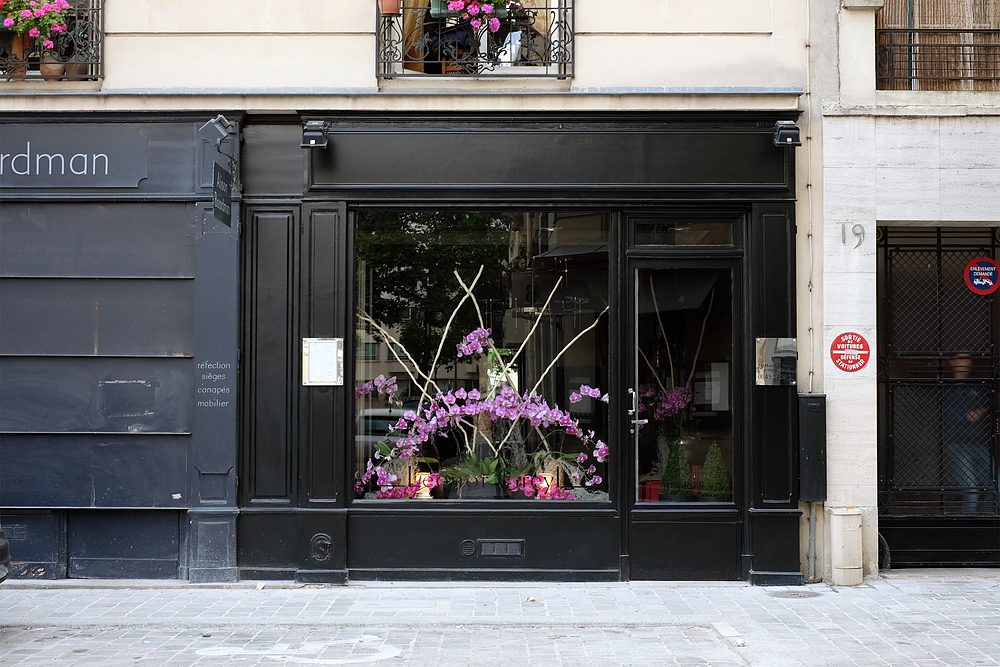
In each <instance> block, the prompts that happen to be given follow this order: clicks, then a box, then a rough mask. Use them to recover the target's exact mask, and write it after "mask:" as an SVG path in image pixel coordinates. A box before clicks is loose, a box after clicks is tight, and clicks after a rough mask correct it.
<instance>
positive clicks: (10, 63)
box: [4, 34, 31, 79]
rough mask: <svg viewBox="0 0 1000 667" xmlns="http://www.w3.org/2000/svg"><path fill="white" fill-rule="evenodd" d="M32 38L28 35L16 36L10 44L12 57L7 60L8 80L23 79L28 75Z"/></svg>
mask: <svg viewBox="0 0 1000 667" xmlns="http://www.w3.org/2000/svg"><path fill="white" fill-rule="evenodd" d="M30 40H31V38H30V37H28V36H27V35H18V34H14V35H13V36H12V38H11V43H10V57H9V58H8V59H7V63H6V66H5V68H4V69H5V70H6V71H7V79H23V78H24V77H25V75H27V73H28V57H27V55H26V53H27V51H28V49H29V48H30V46H31V42H30Z"/></svg>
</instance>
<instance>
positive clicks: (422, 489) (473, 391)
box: [354, 211, 732, 502]
mask: <svg viewBox="0 0 1000 667" xmlns="http://www.w3.org/2000/svg"><path fill="white" fill-rule="evenodd" d="M609 219H610V216H609V215H608V214H607V213H603V212H596V213H592V212H578V211H573V212H551V211H544V212H541V211H538V212H533V211H527V212H524V211H517V212H515V211H498V212H454V211H447V212H440V211H406V212H399V211H392V212H378V211H374V212H359V213H358V214H357V216H356V253H355V256H356V268H357V273H356V285H355V290H356V317H355V321H356V323H357V329H356V341H355V349H356V367H355V420H356V421H355V429H354V434H355V435H354V462H355V470H354V477H355V479H354V481H355V491H356V495H355V497H356V499H358V500H370V499H414V500H417V501H420V500H423V501H431V500H434V499H482V500H490V501H494V500H507V499H520V500H524V499H531V500H549V501H557V502H559V501H597V502H600V501H607V500H608V499H609V495H608V492H609V480H608V465H609V462H610V460H611V457H613V456H621V455H622V452H615V451H613V450H611V449H610V448H609V437H608V433H609V423H610V412H609V410H610V409H611V408H612V405H611V401H610V399H609V396H608V386H607V383H608V372H609V368H608V366H609V353H608V349H609V345H608V342H609V341H608V332H609V288H608V285H609V263H608V230H609ZM639 274H641V275H639ZM636 283H637V291H638V296H637V299H638V304H637V311H636V312H637V315H636V317H637V321H636V331H637V332H642V333H641V334H637V345H636V347H637V356H638V363H639V364H640V373H639V377H638V378H637V383H636V384H637V386H639V399H640V403H641V406H640V407H641V410H642V411H643V412H644V413H645V417H646V418H647V419H648V423H647V425H645V426H644V427H643V429H642V431H641V433H640V437H638V438H637V440H636V445H637V447H639V450H638V452H636V454H635V456H636V457H637V463H638V466H639V469H638V471H637V472H638V473H639V474H638V475H637V477H636V480H637V481H636V484H637V487H636V494H637V496H638V500H645V501H660V500H665V501H677V500H678V499H677V498H668V497H666V495H663V496H661V490H662V491H663V492H664V493H665V491H667V490H671V491H672V490H674V489H673V487H672V486H671V488H670V489H667V488H666V486H664V483H665V482H667V481H668V480H672V479H674V477H676V476H678V475H680V476H684V475H687V477H686V483H682V484H681V485H680V486H681V487H683V489H689V492H690V496H691V497H690V498H682V499H680V501H693V500H697V494H698V493H699V491H700V489H699V486H700V485H699V482H700V481H701V479H700V477H701V474H704V472H703V471H704V469H705V468H706V467H708V465H709V462H710V461H714V460H715V459H716V458H718V459H719V461H718V462H721V470H722V473H721V474H722V477H723V480H724V483H723V482H719V483H718V484H717V487H719V489H721V490H719V489H716V492H718V493H724V494H728V493H729V491H728V489H729V480H731V475H732V472H731V467H732V464H731V461H732V422H731V419H730V418H729V416H728V415H730V414H731V412H730V410H731V408H730V405H729V402H730V396H729V388H728V385H727V382H728V379H729V376H730V374H729V370H730V366H731V359H732V355H731V347H732V345H731V330H732V323H731V314H730V313H731V303H730V302H731V277H730V275H729V272H728V271H714V272H708V273H705V272H703V271H695V270H685V269H681V270H657V271H640V272H638V273H637V278H636ZM651 290H652V291H651ZM654 291H655V296H654V294H653V292H654ZM623 400H624V399H623ZM665 406H666V407H665ZM614 407H615V409H618V408H619V407H621V406H614ZM671 451H674V452H675V454H674V456H673V459H671ZM626 455H627V456H628V458H629V459H632V456H633V455H632V454H631V453H626ZM678 455H681V457H682V458H683V463H678V461H677V460H676V459H677V458H678ZM627 465H633V463H632V462H631V461H629V462H628V463H627ZM671 466H672V467H671ZM671 475H672V476H671ZM654 478H655V480H654ZM654 481H656V482H659V484H654V483H652V482H654ZM675 486H676V485H675ZM722 487H725V488H722Z"/></svg>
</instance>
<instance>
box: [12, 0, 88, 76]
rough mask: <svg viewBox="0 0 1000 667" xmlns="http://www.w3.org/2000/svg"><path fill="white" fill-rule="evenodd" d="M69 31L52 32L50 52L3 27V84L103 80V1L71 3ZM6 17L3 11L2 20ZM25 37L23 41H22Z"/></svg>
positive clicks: (66, 17)
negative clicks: (13, 82) (7, 82)
mask: <svg viewBox="0 0 1000 667" xmlns="http://www.w3.org/2000/svg"><path fill="white" fill-rule="evenodd" d="M69 5H70V6H69V7H68V8H66V9H63V10H62V16H63V17H64V18H63V21H64V23H65V25H66V30H65V31H64V32H61V33H59V34H58V35H57V34H55V33H53V35H52V37H53V40H52V41H53V42H54V47H53V48H52V49H50V50H48V51H46V50H44V49H42V48H41V47H40V46H38V45H37V44H35V43H34V42H35V40H34V39H31V38H30V37H29V36H28V35H27V34H24V35H18V34H16V33H15V32H14V31H13V30H9V29H4V28H0V81H3V80H6V81H42V80H48V81H59V80H66V81H93V80H96V79H101V78H103V77H104V7H103V4H102V0H70V1H69ZM6 16H7V15H6V14H4V13H3V10H0V18H3V17H6ZM22 38H23V39H22Z"/></svg>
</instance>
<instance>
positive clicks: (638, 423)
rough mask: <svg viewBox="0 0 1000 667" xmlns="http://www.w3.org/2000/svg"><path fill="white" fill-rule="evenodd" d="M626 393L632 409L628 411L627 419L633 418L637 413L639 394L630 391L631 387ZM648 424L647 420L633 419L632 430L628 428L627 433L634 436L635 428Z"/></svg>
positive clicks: (633, 390) (632, 390)
mask: <svg viewBox="0 0 1000 667" xmlns="http://www.w3.org/2000/svg"><path fill="white" fill-rule="evenodd" d="M628 393H629V395H630V396H631V397H632V408H631V409H630V410H629V411H628V415H629V417H634V416H636V413H638V412H639V394H637V393H636V391H635V389H632V388H631V387H630V388H629V390H628ZM648 423H649V420H648V419H633V420H632V428H630V429H629V430H628V432H629V433H631V434H632V435H635V427H636V426H642V425H643V424H648Z"/></svg>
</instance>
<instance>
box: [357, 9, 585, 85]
mask: <svg viewBox="0 0 1000 667" xmlns="http://www.w3.org/2000/svg"><path fill="white" fill-rule="evenodd" d="M387 4H392V5H394V6H393V7H388V6H386V5H387ZM380 5H381V10H380V12H379V18H378V21H379V23H378V33H377V46H376V68H377V74H378V76H379V77H381V78H393V77H404V76H428V75H439V76H479V75H490V76H519V77H524V76H527V77H539V76H540V77H556V78H567V77H571V76H573V0H521V2H508V1H507V0H497V1H496V2H490V1H489V0H402V2H400V1H399V0H394V1H393V2H390V3H380Z"/></svg>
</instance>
